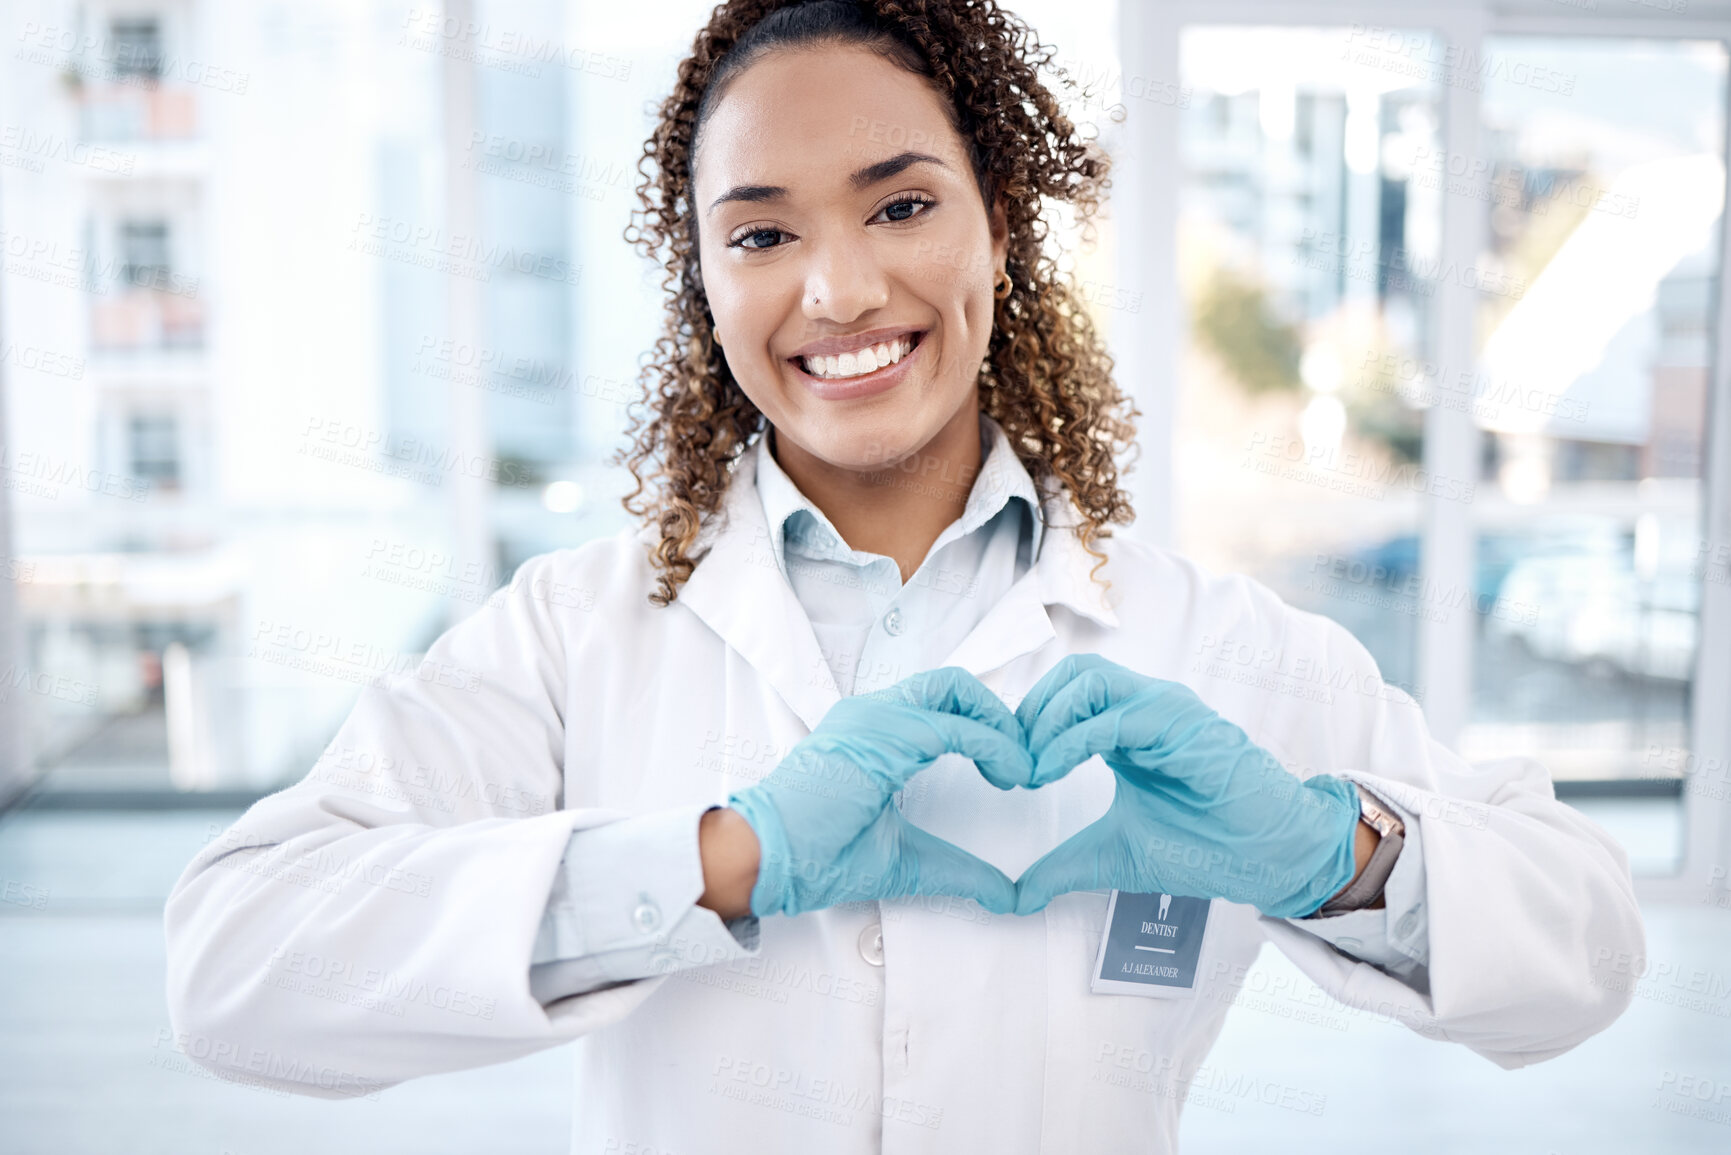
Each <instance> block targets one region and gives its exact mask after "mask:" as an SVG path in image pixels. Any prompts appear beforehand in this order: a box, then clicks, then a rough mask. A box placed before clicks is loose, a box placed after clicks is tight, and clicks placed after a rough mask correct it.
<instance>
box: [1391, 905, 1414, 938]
mask: <svg viewBox="0 0 1731 1155" xmlns="http://www.w3.org/2000/svg"><path fill="white" fill-rule="evenodd" d="M1394 929H1395V933H1396V934H1398V935H1400V937H1402V938H1407V937H1410V936H1411V934H1412V932H1413V931H1414V930H1416V929H1418V912H1417V911H1415V910H1409V911H1407V912H1406V913H1405V914H1403V915H1401V916H1400V921H1399V922H1397V923H1395V925H1394Z"/></svg>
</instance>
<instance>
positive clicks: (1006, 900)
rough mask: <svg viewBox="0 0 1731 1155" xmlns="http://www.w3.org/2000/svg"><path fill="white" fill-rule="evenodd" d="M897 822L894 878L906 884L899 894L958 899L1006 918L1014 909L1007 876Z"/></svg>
mask: <svg viewBox="0 0 1731 1155" xmlns="http://www.w3.org/2000/svg"><path fill="white" fill-rule="evenodd" d="M890 813H892V814H894V813H895V811H893V810H892V811H890ZM897 818H898V820H899V821H898V825H899V827H900V829H899V830H898V831H897V833H898V835H899V837H898V842H899V843H900V847H899V849H900V857H901V860H902V861H901V867H902V869H901V870H900V871H898V874H899V875H900V878H901V879H902V880H903V882H904V883H906V884H908V889H907V890H904V891H903V892H902V893H903V894H953V895H959V896H961V897H963V898H971V899H973V900H974V901H976V902H978V903H979V904H980V905H981V906H983V907H985V908H986V909H987V910H989V911H991V912H992V913H993V914H1008V913H1010V911H1012V910H1014V909H1015V906H1016V884H1015V883H1013V882H1011V881H1010V876H1009V875H1007V874H1005V873H1004V872H1003V871H1001V870H999V869H998V868H997V867H995V866H993V865H992V864H991V863H989V862H986V861H985V860H984V859H980V858H976V857H975V856H974V855H972V854H969V853H968V852H967V851H965V850H963V849H962V848H961V847H959V846H957V845H956V844H955V843H953V842H947V841H945V840H944V839H942V838H939V837H938V836H937V835H935V834H932V833H930V832H929V831H925V830H921V829H920V828H919V827H918V826H915V825H914V824H913V823H911V822H909V821H908V820H907V819H905V818H901V817H900V815H899V814H898V815H897ZM884 897H886V898H890V897H896V896H893V895H885V896H884Z"/></svg>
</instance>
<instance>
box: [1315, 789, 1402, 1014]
mask: <svg viewBox="0 0 1731 1155" xmlns="http://www.w3.org/2000/svg"><path fill="white" fill-rule="evenodd" d="M1340 777H1342V778H1346V779H1349V780H1350V779H1356V778H1357V777H1358V776H1356V775H1353V774H1350V773H1343V774H1341V775H1340ZM1364 788H1365V789H1369V787H1368V786H1365V787H1364ZM1370 792H1371V793H1372V794H1376V791H1374V790H1371V791H1370ZM1377 797H1378V798H1379V799H1380V800H1381V801H1382V802H1383V804H1384V805H1385V806H1386V807H1387V808H1388V809H1389V810H1390V811H1392V812H1393V813H1394V814H1396V815H1398V816H1399V817H1400V820H1401V821H1402V822H1403V823H1405V825H1406V836H1405V838H1404V839H1403V841H1402V843H1401V848H1400V853H1399V854H1398V855H1396V857H1395V860H1394V867H1393V869H1392V870H1391V871H1390V872H1389V876H1388V880H1387V881H1386V882H1384V883H1383V888H1382V897H1383V903H1384V905H1383V906H1382V907H1378V908H1374V909H1372V908H1367V909H1364V910H1349V911H1344V912H1342V913H1340V914H1324V915H1312V916H1311V917H1309V918H1289V919H1287V920H1286V921H1287V923H1289V924H1290V925H1292V926H1294V927H1297V928H1298V929H1299V930H1302V931H1304V932H1306V933H1308V934H1311V935H1314V936H1316V937H1317V938H1320V939H1322V940H1323V941H1325V942H1328V943H1330V944H1332V945H1333V946H1334V947H1335V948H1336V949H1338V950H1340V951H1342V952H1344V953H1346V954H1348V955H1351V956H1352V957H1353V958H1356V959H1361V960H1363V961H1364V962H1367V963H1372V964H1374V965H1376V966H1378V967H1381V968H1382V969H1383V970H1385V971H1387V972H1388V973H1389V974H1391V975H1393V976H1394V977H1396V978H1398V979H1400V980H1401V981H1402V982H1403V983H1405V984H1407V985H1408V986H1410V987H1412V988H1414V989H1415V990H1417V991H1419V992H1420V993H1423V992H1424V991H1426V990H1428V988H1429V981H1430V980H1429V975H1428V974H1427V972H1426V969H1425V968H1426V967H1427V966H1428V965H1429V962H1430V941H1429V935H1428V934H1427V933H1426V930H1427V925H1428V924H1427V923H1426V919H1427V918H1428V915H1427V914H1426V912H1425V904H1424V883H1425V871H1424V831H1423V830H1422V829H1421V828H1420V826H1419V824H1418V820H1417V817H1416V816H1415V815H1412V814H1410V813H1408V812H1407V811H1406V810H1405V808H1403V807H1401V806H1399V805H1396V804H1395V803H1394V802H1391V801H1389V800H1388V799H1386V798H1382V797H1381V795H1377ZM1391 926H1402V927H1407V928H1409V930H1413V932H1414V933H1411V934H1409V935H1406V936H1403V937H1402V938H1401V939H1400V941H1399V943H1398V944H1397V943H1396V941H1395V938H1394V935H1393V934H1391V933H1390V930H1389V928H1390V927H1391Z"/></svg>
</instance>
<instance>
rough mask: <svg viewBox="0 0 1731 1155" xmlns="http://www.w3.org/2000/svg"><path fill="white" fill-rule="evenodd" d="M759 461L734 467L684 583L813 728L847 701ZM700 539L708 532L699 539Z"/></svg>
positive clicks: (693, 607) (692, 602)
mask: <svg viewBox="0 0 1731 1155" xmlns="http://www.w3.org/2000/svg"><path fill="white" fill-rule="evenodd" d="M756 472H757V464H756V458H755V457H754V456H753V455H752V454H750V453H747V454H745V455H744V456H743V457H741V458H740V460H739V461H738V463H737V464H736V465H735V466H734V471H733V477H732V479H731V480H730V481H729V482H728V486H727V493H726V495H725V496H724V497H723V499H722V517H721V519H720V520H719V521H718V522H716V523H713V525H712V527H706V529H708V531H709V532H708V536H709V537H710V540H711V542H712V544H711V545H710V548H709V552H708V553H706V554H705V555H704V556H703V557H702V558H701V559H700V560H699V561H698V563H697V568H696V569H694V570H693V571H692V574H691V577H690V578H689V579H688V580H687V581H686V583H685V584H684V585H683V586H682V587H680V590H679V597H678V599H677V602H676V604H679V605H684V606H685V607H686V608H687V609H688V610H690V611H691V612H692V613H694V614H696V615H697V616H698V617H699V618H700V619H702V620H703V622H704V624H705V625H707V626H708V627H709V628H710V629H712V630H714V631H715V632H716V633H717V634H718V635H720V637H721V639H722V640H723V641H724V642H726V643H727V644H728V645H729V646H731V647H733V649H734V650H735V651H737V652H738V653H739V655H740V656H741V657H743V658H744V659H745V660H746V661H747V662H749V663H751V665H752V668H754V669H755V670H757V672H758V674H759V675H761V676H762V677H763V679H764V681H766V682H768V683H769V684H770V686H771V687H773V688H774V689H775V691H776V693H778V694H780V695H781V697H782V699H783V700H784V701H785V702H786V703H787V704H788V706H789V708H791V709H792V710H793V712H794V713H795V714H798V715H799V717H800V720H801V721H803V722H804V723H805V724H806V727H807V728H808V729H816V727H817V724H818V721H819V720H820V719H822V718H823V716H824V715H825V714H827V713H828V712H829V709H830V707H831V706H833V705H835V704H836V702H838V701H840V700H841V691H840V689H838V688H837V686H836V684H835V678H834V676H833V675H832V674H831V672H830V668H829V663H828V662H826V661H824V658H823V651H822V650H821V649H819V648H818V644H817V635H816V634H815V633H813V632H812V628H811V621H810V620H809V619H808V618H807V617H806V614H805V610H804V608H803V607H801V606H800V604H799V599H798V598H797V597H795V596H794V592H793V587H792V586H791V585H789V584H788V581H787V577H786V576H785V575H784V574H783V573H782V572H781V567H780V566H778V565H777V564H776V562H775V556H774V553H773V550H774V548H775V547H774V544H773V542H772V539H771V537H770V533H769V524H768V522H767V520H766V519H765V518H764V515H763V503H762V502H761V501H759V500H758V496H757V484H756V480H757V478H756ZM699 540H700V542H701V540H702V537H701V536H700V539H699Z"/></svg>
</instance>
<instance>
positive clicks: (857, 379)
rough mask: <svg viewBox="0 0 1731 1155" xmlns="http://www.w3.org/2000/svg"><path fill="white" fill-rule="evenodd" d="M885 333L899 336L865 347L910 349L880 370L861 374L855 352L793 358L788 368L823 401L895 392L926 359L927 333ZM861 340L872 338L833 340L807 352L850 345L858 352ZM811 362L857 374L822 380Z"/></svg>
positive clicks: (789, 359) (806, 353) (921, 331)
mask: <svg viewBox="0 0 1731 1155" xmlns="http://www.w3.org/2000/svg"><path fill="white" fill-rule="evenodd" d="M885 332H886V335H887V334H889V333H894V334H895V336H893V337H891V338H890V339H888V340H880V341H877V342H875V343H874V344H871V345H866V346H864V347H865V348H867V349H875V348H881V347H884V346H886V345H887V346H890V347H891V348H892V350H893V348H894V347H896V346H898V345H903V344H905V345H906V346H907V352H906V353H904V354H903V355H902V356H901V357H900V358H898V359H896V360H895V361H893V362H890V363H888V364H883V365H878V366H877V367H876V368H873V369H871V370H870V371H868V372H865V373H861V372H859V371H858V366H859V361H858V357H857V354H856V353H854V352H853V351H852V350H849V351H847V352H842V351H837V352H835V353H831V354H825V353H817V354H813V353H810V352H805V353H802V354H800V355H796V356H793V357H789V358H788V364H790V365H792V366H793V367H794V369H795V370H796V371H797V372H798V374H799V376H800V379H801V380H802V381H803V382H804V383H805V386H806V388H807V389H809V390H810V391H811V392H812V393H813V394H814V395H816V396H817V398H818V399H819V400H823V401H844V400H851V399H854V398H859V397H869V396H872V395H873V394H876V393H882V392H884V391H886V390H889V389H893V388H894V387H895V386H896V385H898V384H899V383H900V382H901V381H902V380H903V379H904V378H906V377H907V375H908V372H909V369H910V366H912V365H913V364H914V363H915V362H916V361H919V360H922V359H923V358H922V356H921V353H920V350H922V349H923V348H924V347H925V336H926V331H925V330H908V329H903V330H899V331H898V330H888V331H885ZM861 336H868V334H859V335H856V336H855V337H854V338H853V339H852V340H847V339H831V340H829V341H826V342H821V343H818V344H816V345H815V346H808V347H807V348H808V350H809V349H811V348H813V347H815V348H818V349H821V348H822V347H823V346H824V345H828V346H829V347H830V348H831V349H834V348H835V347H836V346H838V345H839V346H843V347H844V348H845V346H847V345H853V346H854V348H855V349H856V350H857V349H859V348H860V342H859V338H860V337H861ZM869 336H876V334H869ZM868 355H871V356H873V357H874V360H875V354H868ZM808 358H810V359H811V360H813V361H815V362H817V363H818V365H819V366H822V365H825V364H827V365H831V366H835V367H836V368H839V369H845V368H848V367H851V368H853V370H854V372H853V374H852V375H851V376H833V377H829V376H820V375H819V374H817V373H813V372H812V371H811V370H810V369H809V368H807V364H808ZM832 358H833V359H832ZM844 359H845V360H844ZM847 361H851V362H852V364H851V366H849V365H848V364H847Z"/></svg>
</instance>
